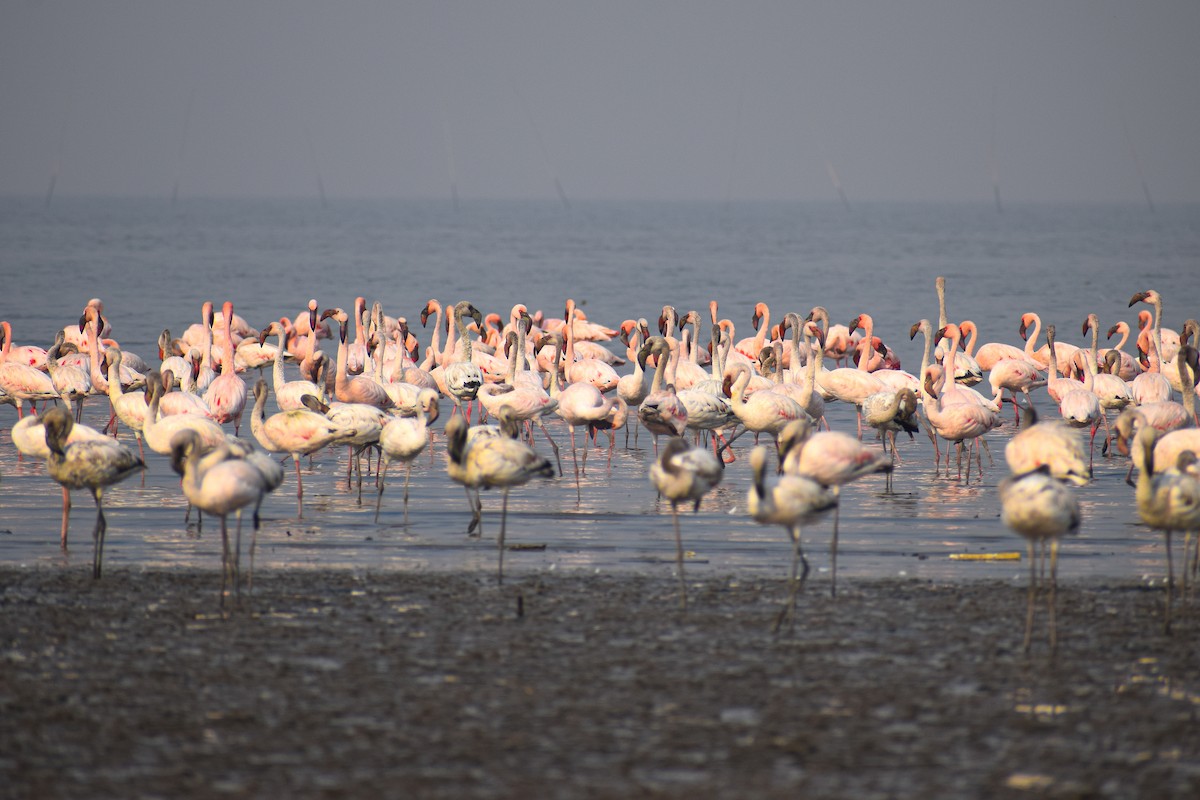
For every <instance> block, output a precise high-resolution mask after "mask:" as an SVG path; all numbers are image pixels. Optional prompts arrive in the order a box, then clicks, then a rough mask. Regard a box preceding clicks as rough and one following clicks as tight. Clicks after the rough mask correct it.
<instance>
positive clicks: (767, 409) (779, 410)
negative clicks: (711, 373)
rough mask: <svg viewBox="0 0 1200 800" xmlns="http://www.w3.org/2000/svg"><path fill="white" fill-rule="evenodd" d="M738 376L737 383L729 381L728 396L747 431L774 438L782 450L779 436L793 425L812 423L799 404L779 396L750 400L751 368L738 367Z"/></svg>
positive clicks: (757, 394) (764, 394)
mask: <svg viewBox="0 0 1200 800" xmlns="http://www.w3.org/2000/svg"><path fill="white" fill-rule="evenodd" d="M735 374H736V376H737V377H736V378H735V379H733V380H730V379H729V378H728V377H726V378H725V394H726V396H727V397H729V399H730V404H731V405H732V406H733V413H734V414H736V415H737V418H738V420H740V421H741V423H742V425H743V426H744V427H745V428H746V430H750V431H754V432H755V433H769V434H771V438H772V439H774V440H775V444H776V447H778V445H779V434H780V432H781V431H782V430H783V429H784V427H786V426H787V424H788V423H789V422H792V421H793V420H798V419H805V420H808V419H809V416H808V412H806V411H805V410H804V409H803V408H802V407H801V406H800V404H799V403H797V402H796V401H795V400H793V399H791V398H790V397H786V396H784V395H781V394H778V393H777V392H755V393H754V394H753V395H751V396H750V397H746V384H748V383H749V382H750V368H749V367H747V366H746V365H745V364H738V365H737V366H736V368H735ZM731 441H732V440H731Z"/></svg>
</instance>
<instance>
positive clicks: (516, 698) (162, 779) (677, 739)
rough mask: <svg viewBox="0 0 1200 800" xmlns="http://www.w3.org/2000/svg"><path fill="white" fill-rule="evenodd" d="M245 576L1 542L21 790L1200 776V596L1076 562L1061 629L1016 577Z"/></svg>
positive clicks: (262, 791)
mask: <svg viewBox="0 0 1200 800" xmlns="http://www.w3.org/2000/svg"><path fill="white" fill-rule="evenodd" d="M668 569H669V568H668V567H665V568H664V570H668ZM219 585H220V574H219V573H218V572H213V571H186V570H169V571H167V570H163V571H140V570H132V569H114V570H111V571H110V572H109V573H107V574H106V575H105V576H104V578H103V579H102V580H100V581H94V580H92V578H91V577H90V574H85V572H84V571H82V570H77V569H72V570H63V569H53V568H42V567H39V568H34V569H24V568H13V567H5V568H0V587H2V588H0V677H2V680H0V786H3V791H2V792H0V794H3V796H5V797H13V798H59V797H61V798H82V797H122V798H127V797H164V798H179V797H205V798H209V797H346V796H358V797H447V798H474V797H480V798H495V797H647V796H667V797H670V796H689V797H730V798H743V797H790V798H794V797H806V798H811V797H860V798H862V797H969V796H976V797H978V796H985V795H987V796H1014V797H1027V796H1028V797H1035V796H1036V797H1047V796H1048V797H1156V798H1164V797H1180V798H1183V797H1187V798H1194V797H1198V796H1200V647H1198V646H1197V641H1198V638H1197V637H1198V634H1200V620H1198V619H1197V613H1196V612H1197V609H1196V607H1195V604H1194V603H1193V604H1191V605H1190V606H1187V607H1185V606H1177V608H1176V615H1177V616H1176V620H1175V622H1174V626H1173V633H1172V634H1171V635H1166V634H1164V633H1163V630H1162V612H1163V594H1162V591H1161V589H1156V588H1147V587H1145V586H1144V585H1141V584H1136V583H1132V582H1130V583H1122V582H1082V583H1079V582H1069V583H1063V584H1062V585H1060V587H1059V592H1058V612H1059V613H1058V625H1059V646H1058V649H1057V652H1056V653H1055V654H1053V655H1052V654H1051V652H1050V650H1049V647H1048V645H1047V642H1046V636H1045V633H1046V628H1045V619H1046V618H1045V609H1044V605H1039V609H1038V627H1037V630H1036V632H1035V637H1034V644H1033V648H1032V652H1030V653H1029V654H1026V653H1025V652H1023V650H1022V646H1021V645H1022V634H1023V626H1024V613H1025V598H1026V595H1025V586H1024V584H1014V583H1008V582H999V581H965V582H956V583H934V582H928V581H916V580H854V581H844V582H843V585H840V586H839V593H838V596H837V597H836V598H831V597H830V596H829V591H828V584H827V583H825V582H823V581H821V580H810V581H809V583H808V585H807V586H806V587H805V589H804V591H803V593H802V595H801V597H800V599H799V609H798V614H797V618H796V621H795V626H794V628H792V629H790V630H789V629H785V630H783V631H782V632H780V633H779V634H778V635H775V634H772V632H771V625H772V622H773V621H774V619H775V616H776V613H777V611H778V609H779V608H780V605H781V604H782V602H783V600H784V598H785V596H786V593H787V584H786V582H785V581H783V580H766V579H758V578H754V579H746V578H741V577H736V576H725V577H707V576H706V577H704V578H702V579H699V580H689V582H688V594H689V605H688V609H687V611H686V612H684V611H681V610H680V608H679V597H678V586H677V584H676V582H675V581H674V579H673V578H672V577H671V576H670V573H669V572H665V573H664V574H663V575H661V576H659V575H654V576H648V575H642V574H635V575H594V574H572V573H563V572H548V573H539V574H522V575H517V576H514V577H512V578H510V579H508V580H507V581H506V582H505V584H504V585H503V586H498V585H497V583H496V580H495V577H494V576H493V575H483V574H479V573H466V572H463V573H453V572H452V573H446V572H436V573H432V572H431V573H405V572H397V571H390V572H379V573H370V572H349V571H313V570H292V571H265V572H259V573H258V574H257V575H255V578H254V587H253V595H252V597H251V596H248V595H247V594H246V593H245V592H243V596H242V598H241V605H240V606H239V607H237V608H236V609H234V610H233V611H232V613H222V611H221V609H220V607H219V603H218V587H219ZM230 604H232V598H231V599H230ZM226 611H227V612H228V608H227V609H226Z"/></svg>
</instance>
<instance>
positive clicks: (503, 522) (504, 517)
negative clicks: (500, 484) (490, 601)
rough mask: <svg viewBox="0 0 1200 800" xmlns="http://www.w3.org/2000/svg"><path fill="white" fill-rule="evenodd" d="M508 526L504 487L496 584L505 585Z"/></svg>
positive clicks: (497, 545) (501, 503)
mask: <svg viewBox="0 0 1200 800" xmlns="http://www.w3.org/2000/svg"><path fill="white" fill-rule="evenodd" d="M507 525H508V487H507V486H505V487H504V499H503V500H501V501H500V536H499V537H498V538H497V539H496V548H497V550H498V551H499V552H498V554H497V562H496V583H498V584H503V583H504V531H505V528H506V527H507Z"/></svg>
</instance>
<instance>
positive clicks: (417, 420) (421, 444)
mask: <svg viewBox="0 0 1200 800" xmlns="http://www.w3.org/2000/svg"><path fill="white" fill-rule="evenodd" d="M437 418H438V393H437V392H436V391H434V390H433V389H422V390H421V402H420V403H419V404H418V406H417V411H416V414H415V415H414V416H411V417H392V418H391V419H390V420H388V422H387V424H386V425H384V426H383V430H382V431H380V432H379V449H380V451H381V453H382V455H381V456H380V462H379V473H378V475H376V482H377V483H378V484H379V486H378V488H379V495H378V496H377V497H376V499H375V521H376V522H378V521H379V507H380V505H382V503H383V487H384V483H385V482H386V480H387V469H388V467H389V466H390V465H391V463H392V462H393V461H401V462H403V463H404V524H405V525H407V524H408V484H409V481H410V479H411V478H412V465H413V461H415V460H416V458H417V456H419V455H420V454H421V451H423V450H424V449H425V444H426V442H427V441H428V439H429V429H428V425H429V423H430V422H433V421H434V420H436V419H437Z"/></svg>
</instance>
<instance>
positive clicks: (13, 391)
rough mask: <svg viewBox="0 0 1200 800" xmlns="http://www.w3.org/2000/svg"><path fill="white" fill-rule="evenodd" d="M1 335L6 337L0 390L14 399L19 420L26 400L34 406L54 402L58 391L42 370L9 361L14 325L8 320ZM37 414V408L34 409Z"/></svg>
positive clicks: (0, 365)
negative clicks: (41, 402)
mask: <svg viewBox="0 0 1200 800" xmlns="http://www.w3.org/2000/svg"><path fill="white" fill-rule="evenodd" d="M0 333H2V334H3V336H4V348H3V350H0V389H3V390H4V392H5V393H6V394H8V396H9V397H12V398H14V400H15V401H16V406H17V418H18V419H21V418H22V417H24V416H25V414H24V410H23V408H22V403H23V402H24V401H26V400H28V401H29V403H30V405H31V406H32V405H33V404H34V403H36V402H37V401H38V400H54V399H57V398H58V396H59V395H58V390H56V389H55V388H54V381H53V380H52V379H51V378H50V376H49V375H47V374H46V373H44V372H42V371H41V370H38V369H34V368H33V367H31V366H29V365H28V364H22V363H20V362H18V361H16V360H11V361H10V360H9V353H10V352H11V350H12V325H10V324H9V323H8V320H5V321H4V322H0ZM34 411H35V412H36V408H35V409H34Z"/></svg>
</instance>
